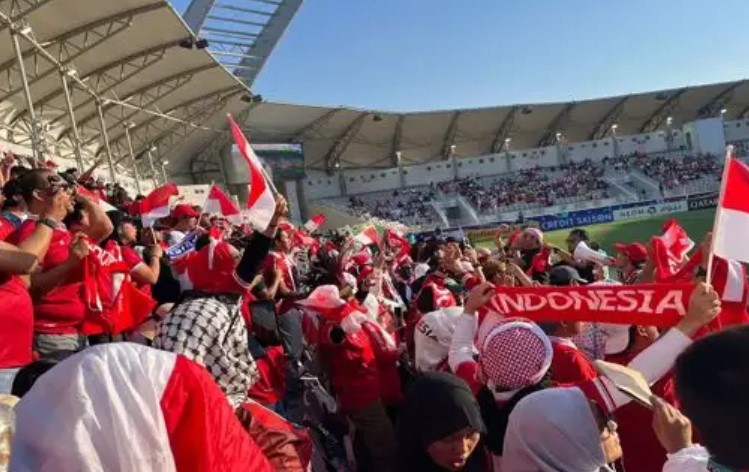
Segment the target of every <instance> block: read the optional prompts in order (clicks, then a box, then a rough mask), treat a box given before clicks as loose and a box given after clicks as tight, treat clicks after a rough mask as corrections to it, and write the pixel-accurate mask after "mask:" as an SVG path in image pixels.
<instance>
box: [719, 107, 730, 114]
mask: <svg viewBox="0 0 749 472" xmlns="http://www.w3.org/2000/svg"><path fill="white" fill-rule="evenodd" d="M727 111H728V110H726V109H725V108H722V109H721V110H720V114H721V115H725V114H726V112H727Z"/></svg>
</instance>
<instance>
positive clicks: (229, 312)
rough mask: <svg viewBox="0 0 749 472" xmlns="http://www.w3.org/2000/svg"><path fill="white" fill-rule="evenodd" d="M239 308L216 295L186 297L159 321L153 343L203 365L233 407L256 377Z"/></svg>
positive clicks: (240, 400) (243, 396) (256, 372)
mask: <svg viewBox="0 0 749 472" xmlns="http://www.w3.org/2000/svg"><path fill="white" fill-rule="evenodd" d="M238 311H239V306H238V305H236V304H228V303H226V302H225V301H222V300H218V299H215V298H196V299H192V300H187V301H185V302H183V303H180V304H179V305H177V306H176V307H175V308H174V310H172V312H171V313H169V315H167V317H166V318H165V319H164V320H162V321H161V323H160V324H159V330H158V335H157V336H156V339H154V347H156V348H158V349H163V350H165V351H169V352H174V353H177V354H182V355H184V356H185V357H187V358H188V359H191V360H193V361H195V362H197V363H199V364H202V365H203V366H205V368H206V369H207V370H208V372H210V373H211V375H212V376H213V378H214V379H216V382H217V383H218V385H219V386H220V387H221V390H223V391H224V393H225V394H226V396H227V397H228V399H229V402H230V403H231V404H232V406H234V407H237V406H239V405H240V404H242V403H243V402H245V401H246V400H247V391H248V390H249V389H250V387H252V385H253V384H254V383H255V382H256V381H257V379H258V377H259V374H258V370H257V366H256V365H255V360H254V359H253V358H252V356H251V355H250V350H249V345H248V342H247V329H246V328H245V325H244V321H243V319H242V316H241V315H240V314H239V313H238Z"/></svg>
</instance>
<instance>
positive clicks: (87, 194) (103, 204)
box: [75, 185, 117, 212]
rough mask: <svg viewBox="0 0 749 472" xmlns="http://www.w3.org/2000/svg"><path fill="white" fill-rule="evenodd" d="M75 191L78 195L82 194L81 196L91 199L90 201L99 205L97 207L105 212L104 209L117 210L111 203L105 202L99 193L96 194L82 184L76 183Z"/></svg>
mask: <svg viewBox="0 0 749 472" xmlns="http://www.w3.org/2000/svg"><path fill="white" fill-rule="evenodd" d="M75 191H76V193H77V194H78V195H82V196H84V197H86V198H88V199H89V200H91V201H92V202H94V203H96V204H97V205H99V208H101V209H102V210H104V211H105V212H106V211H117V208H115V207H113V206H112V205H110V204H109V203H107V201H106V200H104V199H103V198H101V197H100V196H99V195H97V194H96V193H94V192H92V191H91V190H89V189H87V188H86V187H84V186H83V185H76V186H75Z"/></svg>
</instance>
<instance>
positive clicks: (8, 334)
mask: <svg viewBox="0 0 749 472" xmlns="http://www.w3.org/2000/svg"><path fill="white" fill-rule="evenodd" d="M0 300H2V314H0V369H7V368H13V367H21V366H24V365H26V364H29V363H31V360H32V358H31V342H32V338H33V335H34V308H33V306H32V304H31V295H29V291H28V290H27V289H26V286H25V285H24V284H23V282H22V281H21V279H19V278H18V277H12V276H0Z"/></svg>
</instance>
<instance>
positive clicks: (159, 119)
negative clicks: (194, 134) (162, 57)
mask: <svg viewBox="0 0 749 472" xmlns="http://www.w3.org/2000/svg"><path fill="white" fill-rule="evenodd" d="M243 92H246V90H245V88H244V87H240V86H234V87H229V88H225V89H221V90H216V91H214V92H211V93H208V94H206V95H203V96H201V97H197V98H195V99H192V100H189V101H186V102H184V103H180V104H179V105H177V106H174V107H172V108H170V109H168V110H165V111H164V113H163V115H164V116H154V117H152V118H150V119H147V120H145V121H143V122H140V123H137V124H135V125H134V126H132V127H131V128H130V136H131V137H132V139H133V141H134V144H135V146H136V153H135V154H136V155H138V154H139V152H140V150H139V147H138V146H139V145H140V144H142V143H145V142H149V143H153V142H154V141H155V139H156V137H157V135H154V134H153V132H154V131H157V132H158V133H161V132H164V131H165V130H166V129H169V128H168V126H167V125H171V126H172V127H173V126H175V125H174V123H178V124H185V125H187V126H190V127H192V128H195V126H192V125H191V120H187V119H176V120H168V119H167V118H166V117H176V116H178V115H179V114H180V112H181V111H183V110H188V111H189V110H191V109H192V108H193V107H198V108H200V107H202V106H204V105H203V104H204V103H205V104H210V103H219V102H220V101H221V100H226V99H228V98H230V97H232V96H235V95H237V94H240V93H243ZM221 95H226V97H224V98H217V96H219V97H220V96H221ZM222 105H223V103H222ZM196 115H197V117H198V118H200V119H201V121H202V120H204V119H205V115H201V114H196ZM201 129H207V128H201ZM123 139H125V134H124V132H123V133H120V134H119V135H117V136H113V137H112V138H110V140H109V142H110V144H111V145H114V144H115V143H119V142H120V141H122V140H123ZM100 152H101V149H99V150H97V152H96V153H97V154H99V153H100Z"/></svg>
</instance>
